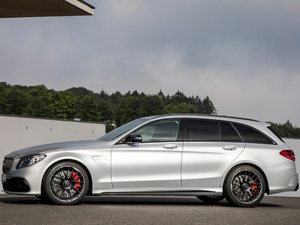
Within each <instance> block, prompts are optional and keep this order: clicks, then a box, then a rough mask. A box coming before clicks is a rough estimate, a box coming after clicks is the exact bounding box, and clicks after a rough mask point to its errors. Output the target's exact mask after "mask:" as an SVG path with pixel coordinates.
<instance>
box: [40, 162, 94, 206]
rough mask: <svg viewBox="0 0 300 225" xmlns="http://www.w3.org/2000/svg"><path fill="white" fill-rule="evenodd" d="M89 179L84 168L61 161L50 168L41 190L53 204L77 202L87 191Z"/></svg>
mask: <svg viewBox="0 0 300 225" xmlns="http://www.w3.org/2000/svg"><path fill="white" fill-rule="evenodd" d="M88 187H89V179H88V175H87V173H86V172H85V170H84V169H83V168H82V167H81V166H80V165H78V164H77V163H73V162H61V163H58V164H56V165H54V166H52V167H51V168H50V170H49V171H48V172H47V174H46V176H45V178H44V182H43V192H44V193H45V195H46V196H47V198H48V199H49V200H50V201H51V202H52V203H54V204H60V205H73V204H77V203H79V202H80V201H81V200H82V199H83V198H84V196H85V195H86V194H87V192H88Z"/></svg>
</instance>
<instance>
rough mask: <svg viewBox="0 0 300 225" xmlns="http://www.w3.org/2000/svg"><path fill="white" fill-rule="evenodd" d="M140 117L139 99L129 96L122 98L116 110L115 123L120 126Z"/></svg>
mask: <svg viewBox="0 0 300 225" xmlns="http://www.w3.org/2000/svg"><path fill="white" fill-rule="evenodd" d="M139 117H140V99H139V98H134V97H132V96H129V97H127V98H124V99H123V100H122V102H121V104H120V105H119V107H118V109H117V112H116V117H115V118H116V119H115V122H116V125H117V126H120V125H123V124H125V123H128V122H130V121H132V120H134V119H137V118H139Z"/></svg>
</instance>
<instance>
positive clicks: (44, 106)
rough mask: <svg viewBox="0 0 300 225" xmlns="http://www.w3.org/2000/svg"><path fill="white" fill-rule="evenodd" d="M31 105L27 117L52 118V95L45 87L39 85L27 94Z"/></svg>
mask: <svg viewBox="0 0 300 225" xmlns="http://www.w3.org/2000/svg"><path fill="white" fill-rule="evenodd" d="M27 93H28V96H29V99H30V103H29V105H28V107H27V111H26V115H29V116H35V117H50V116H51V115H52V114H53V106H52V104H51V103H52V95H51V94H50V92H49V91H48V89H47V88H46V87H45V86H44V85H38V86H36V87H34V88H32V89H31V90H30V91H28V92H27Z"/></svg>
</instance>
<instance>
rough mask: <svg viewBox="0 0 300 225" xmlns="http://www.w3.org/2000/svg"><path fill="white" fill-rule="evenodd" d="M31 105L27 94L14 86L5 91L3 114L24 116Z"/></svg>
mask: <svg viewBox="0 0 300 225" xmlns="http://www.w3.org/2000/svg"><path fill="white" fill-rule="evenodd" d="M28 103H29V97H28V95H27V93H26V92H25V91H23V90H20V89H19V88H18V87H16V86H13V87H10V88H8V89H6V90H5V92H4V93H3V95H2V107H3V108H2V110H1V111H2V113H4V114H12V115H24V114H25V112H26V109H27V106H28Z"/></svg>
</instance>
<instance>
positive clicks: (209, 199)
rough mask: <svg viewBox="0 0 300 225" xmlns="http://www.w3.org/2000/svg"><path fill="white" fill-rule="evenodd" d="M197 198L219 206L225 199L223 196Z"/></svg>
mask: <svg viewBox="0 0 300 225" xmlns="http://www.w3.org/2000/svg"><path fill="white" fill-rule="evenodd" d="M197 198H198V199H200V200H201V201H203V202H206V203H209V204H217V203H218V202H220V201H222V200H223V199H224V197H223V196H197Z"/></svg>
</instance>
